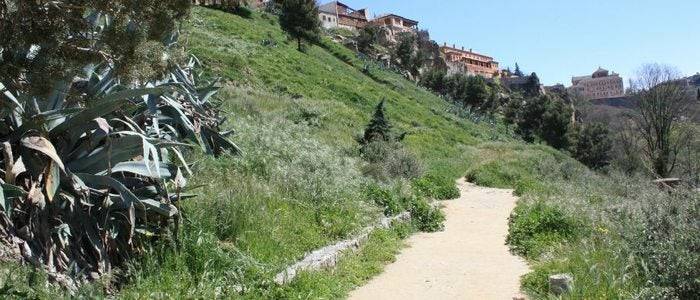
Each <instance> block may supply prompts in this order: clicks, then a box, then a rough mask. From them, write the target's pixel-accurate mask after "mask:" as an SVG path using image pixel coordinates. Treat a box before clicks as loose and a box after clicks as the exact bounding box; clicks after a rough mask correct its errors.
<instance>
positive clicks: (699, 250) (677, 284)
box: [624, 191, 700, 299]
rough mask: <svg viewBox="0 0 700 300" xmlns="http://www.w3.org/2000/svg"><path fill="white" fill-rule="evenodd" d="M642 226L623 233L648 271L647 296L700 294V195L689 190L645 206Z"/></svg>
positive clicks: (686, 297)
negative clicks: (648, 285) (699, 233)
mask: <svg viewBox="0 0 700 300" xmlns="http://www.w3.org/2000/svg"><path fill="white" fill-rule="evenodd" d="M640 221H641V224H640V225H641V226H640V227H639V229H637V230H629V231H627V232H625V233H624V234H625V235H626V236H627V238H626V239H627V241H628V242H629V243H630V245H631V247H632V251H633V253H634V254H635V255H636V256H638V257H639V258H640V259H641V260H642V261H643V263H644V268H645V269H646V270H648V277H649V283H650V284H651V285H650V287H649V291H647V292H648V293H652V294H659V293H661V294H665V297H664V298H676V299H691V298H694V297H697V295H700V281H698V278H700V235H698V232H700V196H698V195H697V193H693V192H692V191H689V192H687V194H686V193H683V192H680V193H676V194H673V195H671V196H670V197H668V198H667V199H663V201H658V202H657V201H654V202H652V203H645V205H644V206H643V209H642V213H641V220H640Z"/></svg>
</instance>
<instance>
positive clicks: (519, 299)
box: [513, 294, 527, 300]
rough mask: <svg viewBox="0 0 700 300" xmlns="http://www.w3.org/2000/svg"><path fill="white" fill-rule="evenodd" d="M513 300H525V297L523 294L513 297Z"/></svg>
mask: <svg viewBox="0 0 700 300" xmlns="http://www.w3.org/2000/svg"><path fill="white" fill-rule="evenodd" d="M513 300H527V297H525V295H523V294H515V295H513Z"/></svg>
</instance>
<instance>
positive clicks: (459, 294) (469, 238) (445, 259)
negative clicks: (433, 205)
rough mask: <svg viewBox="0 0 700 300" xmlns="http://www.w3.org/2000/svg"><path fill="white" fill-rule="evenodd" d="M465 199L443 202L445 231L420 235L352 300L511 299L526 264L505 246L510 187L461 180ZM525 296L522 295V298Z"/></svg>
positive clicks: (511, 204)
mask: <svg viewBox="0 0 700 300" xmlns="http://www.w3.org/2000/svg"><path fill="white" fill-rule="evenodd" d="M458 186H459V189H460V191H461V197H460V198H459V199H457V200H453V201H446V202H444V209H443V211H444V212H445V214H446V217H447V220H446V222H445V230H444V231H442V232H437V233H420V234H417V235H414V236H412V237H411V238H409V239H408V241H407V244H408V247H407V248H406V249H404V250H403V251H402V252H401V253H400V254H399V255H398V257H397V258H396V262H394V263H392V264H390V265H388V266H387V267H386V269H385V270H384V273H382V274H381V275H379V276H378V277H376V278H374V279H372V280H371V281H370V282H369V283H368V284H367V285H365V286H362V287H360V288H358V289H357V290H355V291H353V292H352V293H351V294H350V299H431V300H438V299H441V300H442V299H512V298H513V297H514V296H516V295H519V291H520V289H519V286H520V285H519V281H520V276H522V275H523V274H525V273H527V272H528V266H527V264H526V263H525V262H524V261H523V260H522V259H521V258H519V257H517V256H515V255H513V254H511V253H510V252H509V251H508V247H507V246H506V245H505V237H506V234H507V232H508V219H507V218H508V216H509V215H510V213H511V211H512V210H513V208H514V207H515V203H516V201H517V198H516V197H515V196H513V193H512V191H511V190H502V189H492V188H483V187H478V186H475V185H473V184H470V183H467V182H465V181H464V180H460V181H459V182H458ZM520 297H521V296H520Z"/></svg>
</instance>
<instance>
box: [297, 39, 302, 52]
mask: <svg viewBox="0 0 700 300" xmlns="http://www.w3.org/2000/svg"><path fill="white" fill-rule="evenodd" d="M297 50H299V52H301V38H297Z"/></svg>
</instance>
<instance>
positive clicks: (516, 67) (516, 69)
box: [513, 63, 525, 77]
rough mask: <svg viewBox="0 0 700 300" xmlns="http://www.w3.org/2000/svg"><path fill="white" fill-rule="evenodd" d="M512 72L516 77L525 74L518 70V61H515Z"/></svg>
mask: <svg viewBox="0 0 700 300" xmlns="http://www.w3.org/2000/svg"><path fill="white" fill-rule="evenodd" d="M513 74H515V76H518V77H523V76H525V73H523V71H522V70H520V66H519V65H518V63H515V72H513Z"/></svg>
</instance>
